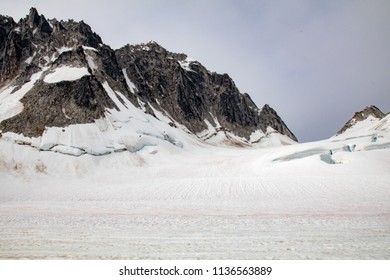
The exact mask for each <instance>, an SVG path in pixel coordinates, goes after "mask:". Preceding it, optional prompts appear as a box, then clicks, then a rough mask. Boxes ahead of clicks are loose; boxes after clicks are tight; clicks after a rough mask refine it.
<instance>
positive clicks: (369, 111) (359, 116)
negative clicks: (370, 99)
mask: <svg viewBox="0 0 390 280" xmlns="http://www.w3.org/2000/svg"><path fill="white" fill-rule="evenodd" d="M370 116H372V117H374V118H376V119H382V118H383V117H385V116H386V114H385V113H383V112H382V111H381V110H379V109H378V107H376V106H374V105H371V106H367V107H366V108H364V109H363V110H362V111H359V112H355V113H354V115H353V117H352V118H351V119H350V120H349V121H347V123H346V124H345V125H344V126H343V127H342V128H341V129H340V130H339V131H338V132H337V134H336V135H339V134H341V133H343V132H345V131H346V130H347V129H349V128H351V127H352V126H353V125H355V124H356V123H358V122H361V121H364V120H366V119H367V118H368V117H370Z"/></svg>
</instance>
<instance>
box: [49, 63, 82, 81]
mask: <svg viewBox="0 0 390 280" xmlns="http://www.w3.org/2000/svg"><path fill="white" fill-rule="evenodd" d="M89 75H90V73H89V72H88V69H87V68H86V67H81V68H78V67H71V66H60V67H58V68H55V69H54V70H53V72H51V73H49V74H47V75H46V76H45V78H44V79H43V81H44V82H45V83H49V84H53V83H59V82H62V81H75V80H78V79H80V78H82V77H84V76H89Z"/></svg>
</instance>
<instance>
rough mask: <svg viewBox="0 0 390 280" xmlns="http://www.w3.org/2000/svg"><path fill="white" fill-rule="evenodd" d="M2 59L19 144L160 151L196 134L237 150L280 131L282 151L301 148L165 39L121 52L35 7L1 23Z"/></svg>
mask: <svg viewBox="0 0 390 280" xmlns="http://www.w3.org/2000/svg"><path fill="white" fill-rule="evenodd" d="M0 53H1V57H0V73H1V78H0V130H1V133H2V135H3V137H5V139H7V140H10V141H16V142H17V143H24V144H28V145H32V146H33V147H36V148H38V149H41V150H55V151H64V150H67V151H68V152H69V151H71V152H70V153H71V154H77V155H78V154H82V153H92V154H105V153H110V152H113V151H119V150H129V149H130V150H132V149H133V148H134V145H135V146H137V147H138V146H142V145H139V144H137V143H138V142H139V141H140V138H143V137H145V138H147V139H148V140H147V141H146V142H145V143H149V144H150V145H156V144H157V142H159V141H160V140H162V141H167V142H168V143H184V142H185V139H187V137H188V135H190V136H191V137H192V139H193V140H196V139H198V140H203V141H207V142H210V143H216V144H217V143H219V144H220V143H225V144H229V143H230V144H234V145H237V144H238V145H251V144H253V143H256V142H264V141H266V140H267V138H269V137H270V135H271V134H272V135H274V134H275V135H276V134H277V135H280V137H281V139H283V141H282V142H279V144H280V143H294V141H297V139H296V137H295V136H294V134H293V133H292V132H291V131H290V130H289V129H288V127H287V126H286V125H285V123H284V122H283V120H282V119H281V118H280V117H279V116H278V114H277V113H276V112H275V111H274V110H273V109H272V108H270V107H269V106H268V105H266V106H264V107H263V109H261V110H260V109H259V108H257V106H256V105H255V104H254V103H253V101H252V100H251V99H250V97H249V95H248V94H242V93H240V92H239V90H238V89H237V88H236V86H235V85H234V82H233V81H232V79H231V78H230V77H229V76H228V75H227V74H223V75H220V74H217V73H211V72H209V71H208V70H207V69H205V68H204V67H203V66H202V65H201V64H200V63H199V62H196V61H191V60H189V59H188V57H187V56H186V55H184V54H175V53H171V52H169V51H167V50H165V49H164V48H163V47H161V46H159V45H158V44H157V43H155V42H149V43H147V44H141V45H136V46H129V45H127V46H125V47H123V48H121V49H119V50H116V51H114V50H112V49H111V48H110V47H109V46H107V45H105V44H103V42H102V40H101V38H100V37H99V35H97V34H96V33H94V32H93V31H92V30H91V28H90V27H89V26H88V25H87V24H85V23H84V22H75V21H73V20H69V21H58V20H56V19H49V20H47V19H46V18H45V17H44V16H43V15H39V14H38V12H37V10H36V9H34V8H32V9H31V10H30V14H29V15H28V16H26V17H25V18H23V19H21V20H20V21H19V22H18V23H16V22H15V21H14V20H13V19H12V18H10V17H5V16H1V18H0ZM85 131H89V133H86V132H85ZM270 133H271V134H270ZM273 137H274V136H273ZM191 141H192V140H191ZM181 145H182V144H181ZM181 145H179V146H181ZM59 147H60V148H59ZM98 147H99V148H98ZM72 151H73V152H72Z"/></svg>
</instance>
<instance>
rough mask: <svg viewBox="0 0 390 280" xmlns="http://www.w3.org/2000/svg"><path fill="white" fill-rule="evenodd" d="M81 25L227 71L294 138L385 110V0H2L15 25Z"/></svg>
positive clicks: (389, 62)
mask: <svg viewBox="0 0 390 280" xmlns="http://www.w3.org/2000/svg"><path fill="white" fill-rule="evenodd" d="M30 6H35V7H36V8H37V9H38V11H39V12H40V13H42V14H44V15H45V16H46V17H48V18H53V17H56V18H58V19H68V18H73V19H75V20H84V21H85V22H87V23H88V24H89V25H91V27H92V28H93V30H94V31H95V32H97V33H98V34H100V36H101V37H102V39H103V41H104V42H105V43H107V44H109V45H111V46H112V47H113V48H118V47H121V46H123V45H125V44H126V43H140V42H145V41H149V40H155V41H157V42H159V43H160V44H161V45H162V46H164V47H166V48H167V49H169V50H171V51H176V52H184V53H187V54H188V55H189V56H191V57H193V58H195V59H197V60H199V61H200V62H201V63H202V64H204V65H205V66H206V67H207V68H209V69H210V70H212V71H217V72H223V73H228V74H229V75H230V76H231V77H232V78H233V79H234V80H235V82H236V85H237V86H238V88H239V89H240V90H241V91H242V92H248V93H249V94H250V95H251V96H252V98H253V100H254V101H255V102H256V104H258V106H259V107H261V106H262V105H263V104H265V103H268V104H270V105H271V106H273V107H274V108H275V109H276V110H277V111H278V113H279V114H280V115H281V116H282V118H283V119H284V120H285V122H286V123H287V125H288V126H289V127H290V128H291V130H292V131H294V133H295V134H296V135H297V136H298V138H299V139H300V140H301V141H310V140H318V139H324V138H328V137H330V136H332V135H333V134H334V133H335V132H337V130H338V129H339V128H340V127H341V126H342V125H343V124H344V122H345V121H347V120H348V119H349V118H350V117H351V116H352V114H353V112H354V111H357V110H360V109H362V108H363V107H365V106H366V105H371V104H375V105H377V106H379V108H381V109H382V110H383V111H385V112H388V111H390V94H389V90H390V77H389V75H390V52H389V50H390V30H389V26H390V1H387V0H375V1H363V0H356V1H350V0H344V1H336V0H329V1H326V0H323V1H309V0H291V1H271V0H263V1H261V0H260V1H259V0H240V1H234V0H214V1H209V0H196V1H195V0H193V1H190V0H189V1H179V0H166V1H158V0H155V1H152V0H137V1H125V0H118V1H107V0H103V1H92V0H86V1H77V0H71V1H49V0H36V1H21V0H14V1H7V2H5V3H2V12H1V13H2V14H8V15H10V16H12V17H14V19H15V20H18V19H19V18H21V17H24V16H25V15H26V14H27V13H28V10H29V8H30Z"/></svg>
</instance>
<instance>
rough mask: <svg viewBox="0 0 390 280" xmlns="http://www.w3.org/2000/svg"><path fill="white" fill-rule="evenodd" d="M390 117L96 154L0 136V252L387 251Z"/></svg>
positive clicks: (40, 255)
mask: <svg viewBox="0 0 390 280" xmlns="http://www.w3.org/2000/svg"><path fill="white" fill-rule="evenodd" d="M388 120H389V116H387V117H386V118H384V119H382V120H381V121H378V120H367V122H366V124H365V125H363V124H361V123H359V127H358V128H357V129H354V128H352V129H350V130H348V131H347V132H346V133H344V134H342V135H339V136H337V137H333V138H331V139H329V140H324V141H319V142H313V143H305V144H295V145H279V146H276V147H264V145H263V147H261V146H259V147H252V148H237V147H230V146H227V145H225V146H221V147H216V146H213V145H211V144H208V143H201V142H199V141H196V140H194V139H192V138H190V137H188V138H183V137H182V138H181V140H182V142H183V146H182V147H180V146H177V145H174V144H172V143H170V142H168V141H163V140H161V142H159V143H157V142H156V143H157V144H156V145H146V146H143V147H142V148H141V149H140V150H136V151H133V152H131V151H128V150H125V151H121V152H115V153H111V154H107V155H102V156H93V155H90V154H83V155H79V156H70V155H65V154H63V153H55V152H53V151H39V150H38V149H36V148H34V147H31V146H27V145H17V144H15V143H13V142H10V141H8V140H5V139H0V228H1V230H0V248H1V250H0V258H3V259H20V258H23V259H24V258H27V259H36V258H37V259H100V258H101V259H388V258H390V137H389V129H388V124H387V123H388ZM272 137H273V138H270V141H272V142H275V137H277V135H273V136H272ZM191 139H192V140H191ZM348 145H349V147H350V148H352V147H353V146H354V145H355V147H353V151H351V152H349V151H348ZM265 146H267V145H265ZM330 151H332V154H330V153H331V152H330Z"/></svg>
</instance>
